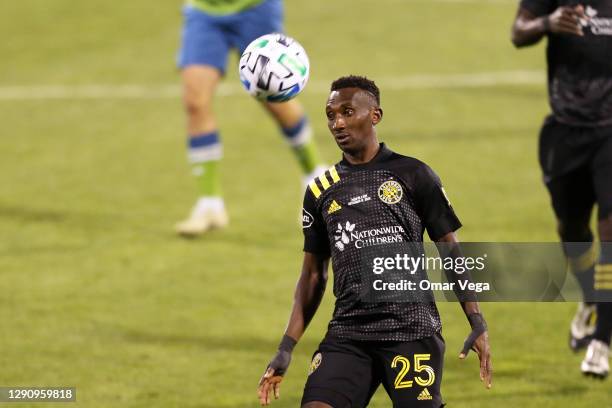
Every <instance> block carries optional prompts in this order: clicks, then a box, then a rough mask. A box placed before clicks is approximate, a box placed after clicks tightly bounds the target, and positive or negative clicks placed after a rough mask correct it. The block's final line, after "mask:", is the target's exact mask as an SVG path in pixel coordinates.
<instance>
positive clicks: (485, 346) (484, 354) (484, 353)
mask: <svg viewBox="0 0 612 408" xmlns="http://www.w3.org/2000/svg"><path fill="white" fill-rule="evenodd" d="M468 320H469V321H470V325H471V326H472V332H471V333H470V335H469V336H468V337H467V339H465V343H463V350H461V353H459V358H460V359H462V360H463V359H465V358H466V357H467V355H468V353H469V352H470V350H474V351H475V352H476V354H478V359H479V360H480V381H482V382H484V385H485V387H487V388H491V386H492V380H493V367H492V365H491V347H490V346H489V333H488V332H487V323H486V322H485V320H484V318H483V317H482V315H481V314H480V313H473V314H471V315H469V316H468Z"/></svg>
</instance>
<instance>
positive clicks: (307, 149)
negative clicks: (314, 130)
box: [291, 139, 321, 174]
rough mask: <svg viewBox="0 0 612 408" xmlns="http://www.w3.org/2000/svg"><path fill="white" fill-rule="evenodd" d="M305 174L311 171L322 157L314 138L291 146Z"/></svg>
mask: <svg viewBox="0 0 612 408" xmlns="http://www.w3.org/2000/svg"><path fill="white" fill-rule="evenodd" d="M291 149H292V150H293V152H294V153H295V157H297V160H298V163H299V164H300V167H301V168H302V171H303V172H304V173H305V174H309V173H311V172H312V171H313V170H314V169H315V168H316V167H317V166H318V165H319V164H320V163H321V157H320V155H319V151H318V150H317V146H316V145H315V142H314V140H313V139H310V140H308V141H307V142H306V143H304V144H301V145H299V146H291Z"/></svg>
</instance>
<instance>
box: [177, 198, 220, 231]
mask: <svg viewBox="0 0 612 408" xmlns="http://www.w3.org/2000/svg"><path fill="white" fill-rule="evenodd" d="M210 202H211V199H207V198H204V199H200V200H199V201H198V202H197V203H196V205H195V207H194V208H193V210H191V214H190V215H189V218H187V219H186V220H184V221H181V222H179V223H178V224H176V232H177V233H178V234H179V235H182V236H184V237H196V236H198V235H202V234H204V233H205V232H207V231H210V230H213V229H218V228H224V227H227V225H228V224H229V217H228V215H227V212H226V211H225V208H224V207H223V201H219V200H216V201H214V205H210Z"/></svg>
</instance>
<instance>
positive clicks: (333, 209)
mask: <svg viewBox="0 0 612 408" xmlns="http://www.w3.org/2000/svg"><path fill="white" fill-rule="evenodd" d="M341 209H342V206H341V205H340V204H338V202H337V201H336V200H333V201H332V203H331V204H330V205H329V208H328V209H327V213H328V214H333V213H335V212H336V211H340V210H341Z"/></svg>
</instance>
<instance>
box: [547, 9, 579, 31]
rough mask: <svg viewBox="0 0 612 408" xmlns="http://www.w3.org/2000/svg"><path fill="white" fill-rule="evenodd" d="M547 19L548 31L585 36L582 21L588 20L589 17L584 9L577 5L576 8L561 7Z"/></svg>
mask: <svg viewBox="0 0 612 408" xmlns="http://www.w3.org/2000/svg"><path fill="white" fill-rule="evenodd" d="M547 19H548V29H549V31H550V32H552V33H563V34H573V35H578V36H583V35H584V32H583V31H582V25H581V21H586V20H588V17H587V16H586V15H585V14H584V7H583V6H582V5H577V6H574V7H568V6H561V7H559V8H558V9H556V10H555V11H553V12H552V14H550V15H549V16H548V17H547Z"/></svg>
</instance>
